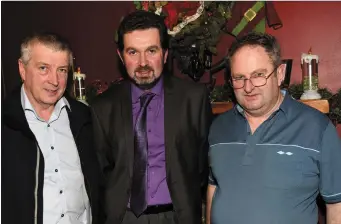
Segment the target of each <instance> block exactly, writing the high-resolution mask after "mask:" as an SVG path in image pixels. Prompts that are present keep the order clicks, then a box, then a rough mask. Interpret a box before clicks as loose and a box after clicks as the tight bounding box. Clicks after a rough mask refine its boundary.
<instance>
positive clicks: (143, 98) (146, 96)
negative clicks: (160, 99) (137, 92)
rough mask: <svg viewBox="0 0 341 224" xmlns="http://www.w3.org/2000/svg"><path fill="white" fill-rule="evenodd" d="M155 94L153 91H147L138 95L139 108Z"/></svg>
mask: <svg viewBox="0 0 341 224" xmlns="http://www.w3.org/2000/svg"><path fill="white" fill-rule="evenodd" d="M154 96H155V94H154V93H152V92H148V93H144V94H143V95H141V96H140V105H141V108H144V107H145V106H146V105H148V103H149V102H150V101H151V100H152V98H153V97H154Z"/></svg>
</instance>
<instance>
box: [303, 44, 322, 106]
mask: <svg viewBox="0 0 341 224" xmlns="http://www.w3.org/2000/svg"><path fill="white" fill-rule="evenodd" d="M318 63H319V57H318V56H317V55H313V54H312V52H311V48H310V50H309V52H308V54H304V53H303V54H302V56H301V67H302V76H303V77H302V82H303V83H302V84H303V90H304V93H303V94H302V96H301V99H302V100H312V99H321V95H320V94H319V93H318V92H317V90H318Z"/></svg>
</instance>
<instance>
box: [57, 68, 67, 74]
mask: <svg viewBox="0 0 341 224" xmlns="http://www.w3.org/2000/svg"><path fill="white" fill-rule="evenodd" d="M59 72H62V73H67V69H65V68H61V69H59Z"/></svg>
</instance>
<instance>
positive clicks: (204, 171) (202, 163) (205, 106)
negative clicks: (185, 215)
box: [198, 87, 213, 200]
mask: <svg viewBox="0 0 341 224" xmlns="http://www.w3.org/2000/svg"><path fill="white" fill-rule="evenodd" d="M203 89H204V90H203V93H202V100H201V105H200V107H201V108H200V109H199V110H198V111H200V124H199V128H200V130H199V133H200V145H199V147H200V149H199V172H200V177H201V193H202V197H203V199H204V200H205V198H206V190H207V183H208V148H209V145H208V132H209V128H210V125H211V123H212V119H213V114H212V108H211V103H210V100H209V94H208V91H207V88H206V87H204V88H203Z"/></svg>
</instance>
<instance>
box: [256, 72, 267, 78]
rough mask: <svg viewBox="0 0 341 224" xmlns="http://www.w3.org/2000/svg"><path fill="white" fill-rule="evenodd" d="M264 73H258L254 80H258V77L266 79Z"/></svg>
mask: <svg viewBox="0 0 341 224" xmlns="http://www.w3.org/2000/svg"><path fill="white" fill-rule="evenodd" d="M264 76H265V75H264V73H257V74H255V75H253V77H254V78H258V77H264Z"/></svg>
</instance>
